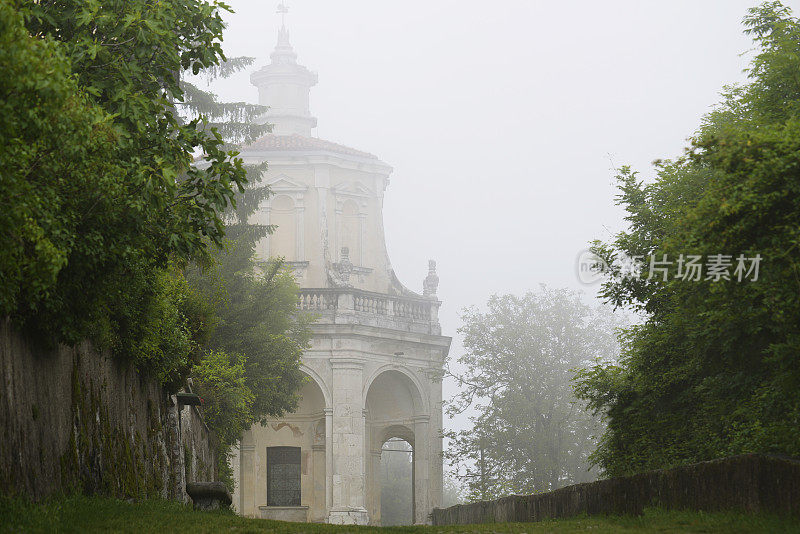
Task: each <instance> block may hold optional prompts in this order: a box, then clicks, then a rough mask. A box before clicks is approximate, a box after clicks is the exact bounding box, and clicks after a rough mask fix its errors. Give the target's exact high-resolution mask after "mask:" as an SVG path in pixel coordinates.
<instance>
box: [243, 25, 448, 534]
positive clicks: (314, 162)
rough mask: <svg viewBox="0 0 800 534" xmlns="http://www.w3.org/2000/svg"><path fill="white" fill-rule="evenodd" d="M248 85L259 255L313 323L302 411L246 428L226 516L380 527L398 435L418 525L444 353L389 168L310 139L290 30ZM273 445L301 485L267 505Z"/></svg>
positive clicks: (435, 459) (430, 487)
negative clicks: (385, 468) (266, 129)
mask: <svg viewBox="0 0 800 534" xmlns="http://www.w3.org/2000/svg"><path fill="white" fill-rule="evenodd" d="M251 81H252V82H253V84H254V85H256V86H257V87H258V89H259V95H260V103H261V104H265V105H269V106H270V111H269V112H268V114H267V117H266V119H267V120H268V121H269V122H270V123H272V124H274V127H273V128H274V129H273V133H272V134H269V135H266V136H264V137H263V138H261V139H259V140H257V141H256V142H254V143H253V144H252V145H250V146H248V147H245V149H243V150H242V157H243V159H244V160H245V163H261V162H263V161H268V162H269V170H268V171H266V172H265V173H264V175H263V178H262V184H268V185H269V186H270V188H271V189H272V193H273V195H272V196H271V197H270V198H269V199H268V200H267V201H265V203H264V205H263V206H261V208H260V210H259V211H258V213H257V214H256V216H255V217H254V221H253V222H258V223H262V224H275V225H277V226H278V228H277V230H276V232H275V233H274V234H273V235H272V236H269V237H267V238H266V239H264V240H263V242H262V243H260V244H259V245H258V248H257V251H258V254H259V255H260V257H261V258H262V259H266V258H268V257H275V256H283V257H284V258H285V259H286V260H287V262H289V264H290V265H291V266H292V267H293V269H294V271H295V275H296V277H297V280H298V282H299V283H300V286H301V287H302V291H301V297H300V303H299V307H300V308H301V309H303V310H307V311H309V312H311V313H313V314H315V315H316V317H317V321H316V323H315V324H314V326H313V340H312V346H311V348H310V349H309V350H308V351H307V352H306V353H305V354H304V357H303V364H302V368H303V371H304V372H305V373H306V375H307V376H308V378H309V380H308V383H307V384H306V385H305V386H304V388H303V390H302V391H301V396H302V400H301V403H300V406H299V408H298V410H297V411H296V412H295V413H292V414H288V415H287V416H286V417H284V418H282V419H275V420H271V421H269V422H268V423H267V424H266V425H259V426H256V427H253V428H252V429H251V430H250V431H248V432H247V433H246V434H245V435H244V436H243V438H242V441H241V443H240V446H239V449H238V450H237V451H236V453H235V455H234V458H233V460H232V461H233V468H234V473H235V476H236V479H237V480H236V491H235V493H234V496H233V501H234V503H233V504H234V507H235V508H236V509H237V510H238V512H239V513H241V514H243V515H247V516H253V517H267V518H275V519H289V518H291V519H293V520H302V519H305V520H307V521H317V522H330V523H339V524H367V523H369V524H380V488H381V484H380V479H379V476H380V469H379V466H380V456H381V448H382V446H383V444H384V443H385V442H386V441H387V440H389V439H391V438H401V439H404V440H406V441H408V443H409V444H411V446H412V448H413V480H414V484H413V486H414V522H415V523H425V522H427V521H428V518H429V514H430V512H431V510H432V509H433V508H434V507H436V506H439V505H440V503H441V498H442V459H441V451H442V438H441V429H442V408H441V402H442V386H441V379H442V375H443V372H442V366H443V363H444V360H445V358H446V356H447V353H448V350H449V347H450V338H449V337H444V336H442V335H441V329H440V326H439V320H438V309H439V305H440V302H439V301H438V299H437V298H436V287H437V285H438V276H436V268H435V263H434V262H431V263H430V265H429V270H428V273H427V278H425V280H424V295H423V294H418V293H415V292H412V291H410V290H408V289H406V288H405V287H404V286H403V285H402V284H401V283H400V282H399V281H398V280H397V278H396V276H395V274H394V271H393V270H392V267H391V263H390V262H389V258H388V255H387V253H386V245H385V241H384V232H383V215H382V206H383V195H384V191H385V189H386V187H387V185H388V184H389V176H390V174H391V172H392V169H391V167H389V166H388V165H386V164H385V163H383V162H382V161H380V160H379V159H378V158H377V157H375V156H373V155H371V154H367V153H365V152H361V151H358V150H354V149H350V148H347V147H344V146H341V145H338V144H335V143H331V142H328V141H324V140H321V139H319V138H316V137H312V135H311V128H312V127H313V126H314V125H315V124H316V119H314V118H313V117H311V115H310V111H309V106H308V96H309V89H310V88H311V86H313V85H314V84H316V81H317V77H316V75H315V74H313V73H311V72H310V71H308V69H306V68H305V67H302V66H300V65H298V64H297V63H296V55H295V53H294V51H293V50H292V47H291V45H290V44H289V36H288V32H286V30H285V28H282V29H281V32H280V34H279V37H278V46H277V47H276V48H275V51H274V52H273V53H272V55H271V63H270V64H269V65H267V66H265V67H263V68H262V69H260V70H259V71H257V72H255V73H254V74H253V75H252V77H251ZM421 274H424V271H423V273H421ZM421 287H422V285H421ZM270 448H276V449H272V450H278V449H277V448H283V449H280V450H287V451H297V450H298V449H299V456H298V458H299V460H298V463H299V467H297V466H295V465H291V466H289V467H286V468H285V469H286V470H285V471H281V473H284V472H285V473H290V474H289V475H286V476H287V477H290V478H292V481H291V483H290V484H288V486H291V487H292V488H295V487H296V486H297V485H299V494H300V495H299V500H297V495H296V493H291V494H287V495H289V497H287V499H288V500H286V501H285V502H284V501H280V502H279V500H278V499H276V498H275V495H273V497H272V498H270V497H268V492H269V491H268V487H274V488H276V489H274V490H273V491H274V493H275V494H276V495H277V493H278V491H280V492H284V491H285V487H284V486H281V485H280V480H279V478H276V477H277V475H276V474H275V473H276V472H277V467H276V465H277V464H276V462H275V461H273V464H275V465H272V466H271V465H270V463H269V461H268V456H269V454H270V453H269V450H270ZM292 454H294V453H292ZM280 468H281V469H282V470H283V469H284V466H283V465H281V466H280ZM271 469H272V474H270V473H271V471H270V470H271ZM298 477H299V484H298V483H297V482H296V478H298ZM270 481H271V482H270ZM270 483H272V484H273V486H269V484H270ZM292 484H294V485H295V486H292ZM278 487H280V488H281V489H280V490H278V489H277V488H278ZM291 491H294V490H291ZM281 494H282V495H284V493H281ZM292 499H294V501H293V504H291V505H289V506H287V505H286V502H289V501H291V500H292Z"/></svg>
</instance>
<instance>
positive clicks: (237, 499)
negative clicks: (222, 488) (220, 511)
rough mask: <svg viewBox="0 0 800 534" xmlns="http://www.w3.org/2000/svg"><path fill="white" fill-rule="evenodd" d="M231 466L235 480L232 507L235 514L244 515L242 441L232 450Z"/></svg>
mask: <svg viewBox="0 0 800 534" xmlns="http://www.w3.org/2000/svg"><path fill="white" fill-rule="evenodd" d="M230 466H231V471H232V472H233V478H234V485H233V494H232V495H231V501H232V502H231V506H233V510H234V512H236V513H237V514H239V515H242V482H241V472H242V467H241V441H239V442H237V443H236V445H234V446H233V447H232V448H231V459H230Z"/></svg>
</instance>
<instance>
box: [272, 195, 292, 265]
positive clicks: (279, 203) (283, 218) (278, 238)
mask: <svg viewBox="0 0 800 534" xmlns="http://www.w3.org/2000/svg"><path fill="white" fill-rule="evenodd" d="M269 223H270V224H274V225H276V226H277V228H276V229H275V233H273V234H272V235H271V236H269V238H268V239H269V243H270V245H269V255H270V256H272V257H273V258H275V257H278V256H283V257H284V258H285V259H286V260H287V261H294V260H295V259H296V257H295V256H296V254H295V249H296V241H297V228H296V226H297V225H296V224H295V209H294V201H293V200H292V199H291V198H290V197H288V196H287V195H278V196H276V197H275V198H273V199H272V201H271V202H270V213H269Z"/></svg>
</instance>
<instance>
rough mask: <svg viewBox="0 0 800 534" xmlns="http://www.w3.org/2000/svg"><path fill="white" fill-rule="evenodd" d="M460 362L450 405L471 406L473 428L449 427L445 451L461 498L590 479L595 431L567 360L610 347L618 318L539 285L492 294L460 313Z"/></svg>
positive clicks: (582, 360) (578, 360) (580, 361)
mask: <svg viewBox="0 0 800 534" xmlns="http://www.w3.org/2000/svg"><path fill="white" fill-rule="evenodd" d="M462 321H463V323H464V324H463V326H462V327H461V328H460V329H459V332H460V333H462V334H463V335H464V348H465V350H466V353H465V354H464V355H463V356H462V357H461V358H459V360H458V361H459V363H461V364H462V365H463V366H464V367H465V368H466V371H465V373H464V374H463V375H462V376H456V379H457V380H458V383H459V386H460V387H461V390H460V392H459V394H458V395H456V396H455V398H454V399H453V400H452V401H451V402H450V405H449V407H448V412H449V413H451V414H452V413H455V412H462V411H464V410H466V409H467V408H470V407H472V408H473V409H474V410H475V412H476V414H475V415H474V416H472V417H471V421H472V425H473V427H472V428H470V429H467V430H462V431H459V432H453V431H451V432H449V433H448V436H447V437H449V438H450V440H451V442H450V447H449V448H448V450H447V451H446V453H445V455H446V458H447V459H448V460H449V461H450V463H451V464H452V465H453V466H454V467H455V468H456V470H457V471H456V472H457V477H458V478H459V479H460V480H462V481H463V482H465V484H466V489H467V498H468V499H470V500H476V499H487V498H493V497H497V496H501V495H507V494H509V493H533V492H540V491H548V490H552V489H555V488H558V487H561V486H564V485H567V484H570V483H575V482H583V481H587V480H589V479H591V478H592V474H591V473H589V472H588V468H589V465H588V462H587V459H588V456H589V454H590V452H591V451H592V450H593V449H594V447H595V445H596V439H595V436H597V435H598V434H599V432H600V430H601V426H600V424H599V421H598V419H597V418H595V417H592V416H591V415H590V414H589V413H587V411H586V410H585V409H584V406H583V405H582V403H579V402H578V401H577V399H576V398H575V397H574V395H573V391H572V379H573V376H574V373H575V371H574V370H575V368H578V367H581V366H585V365H587V363H590V362H593V361H596V360H605V361H607V360H608V359H611V358H614V357H616V355H617V350H618V348H617V343H616V337H615V327H616V326H617V324H618V320H617V319H616V318H615V317H614V316H613V314H611V312H610V310H609V309H606V308H602V307H599V308H591V307H589V306H587V305H585V304H583V303H582V302H581V301H580V297H579V295H578V294H576V293H573V292H571V291H569V290H566V289H548V288H546V287H544V286H542V289H541V290H540V291H538V292H530V293H527V294H525V295H524V296H522V297H516V296H514V295H503V296H493V297H491V298H490V299H489V303H488V310H487V311H486V312H481V311H479V310H477V309H476V308H468V309H466V310H465V311H464V313H463V315H462Z"/></svg>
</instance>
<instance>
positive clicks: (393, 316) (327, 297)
mask: <svg viewBox="0 0 800 534" xmlns="http://www.w3.org/2000/svg"><path fill="white" fill-rule="evenodd" d="M439 305H440V302H439V301H438V300H436V299H435V298H426V297H411V296H400V295H385V294H382V293H373V292H371V291H364V290H361V289H355V288H350V287H343V288H304V289H301V290H300V296H299V299H298V304H297V307H298V308H299V309H301V310H304V311H310V312H315V313H318V315H320V320H319V321H318V322H322V323H327V322H333V323H342V322H351V321H349V320H347V317H348V316H355V315H358V316H359V317H360V318H361V320H362V321H363V319H365V318H370V317H372V318H373V319H374V321H368V323H367V324H372V323H374V324H373V326H381V327H386V328H394V329H399V330H411V331H419V332H423V333H430V334H437V335H438V334H439V333H440V332H441V330H440V328H439V317H438V311H439Z"/></svg>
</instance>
